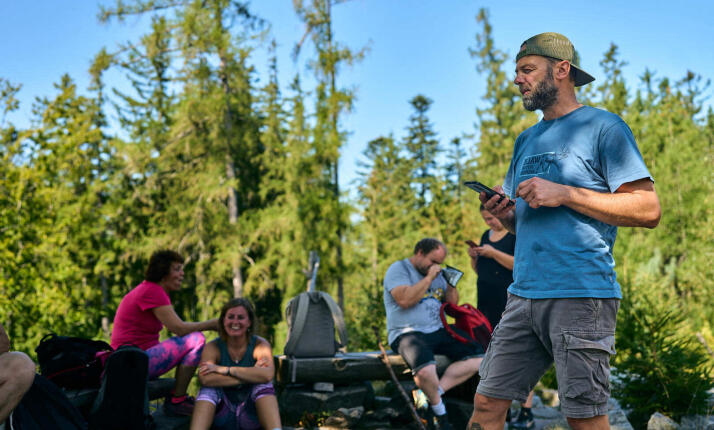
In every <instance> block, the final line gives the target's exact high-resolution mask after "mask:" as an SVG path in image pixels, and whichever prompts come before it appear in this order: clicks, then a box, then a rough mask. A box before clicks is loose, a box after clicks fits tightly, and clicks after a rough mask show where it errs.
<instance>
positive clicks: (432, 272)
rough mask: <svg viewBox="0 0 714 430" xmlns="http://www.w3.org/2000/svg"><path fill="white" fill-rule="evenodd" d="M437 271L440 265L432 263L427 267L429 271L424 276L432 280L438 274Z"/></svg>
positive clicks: (439, 270)
mask: <svg viewBox="0 0 714 430" xmlns="http://www.w3.org/2000/svg"><path fill="white" fill-rule="evenodd" d="M439 272H441V266H439V265H438V264H432V265H431V266H430V267H429V271H428V272H427V273H426V276H427V277H428V278H429V279H431V280H432V281H433V280H434V279H436V277H437V276H439Z"/></svg>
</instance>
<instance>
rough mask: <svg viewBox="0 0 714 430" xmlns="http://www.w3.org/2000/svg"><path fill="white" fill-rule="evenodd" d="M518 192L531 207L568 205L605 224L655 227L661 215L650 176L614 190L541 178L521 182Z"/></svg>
mask: <svg viewBox="0 0 714 430" xmlns="http://www.w3.org/2000/svg"><path fill="white" fill-rule="evenodd" d="M516 195H517V196H519V197H521V198H522V199H523V200H525V201H526V203H528V204H529V205H530V207H532V208H539V207H541V206H548V207H556V206H561V205H562V206H567V207H569V208H570V209H573V210H575V211H577V212H579V213H581V214H583V215H587V216H589V217H591V218H594V219H596V220H598V221H602V222H604V223H606V224H610V225H616V226H622V227H647V228H654V227H656V226H657V224H659V220H660V216H661V214H662V212H661V208H660V204H659V199H658V198H657V193H656V192H655V188H654V183H652V181H651V180H649V178H643V179H639V180H636V181H633V182H627V183H625V184H622V185H621V186H620V187H619V188H618V189H617V190H616V191H615V192H614V193H612V194H611V193H601V192H597V191H593V190H588V189H586V188H577V187H571V186H567V185H561V184H556V183H554V182H550V181H547V180H545V179H542V178H537V177H536V178H531V179H528V180H526V181H523V182H521V183H520V184H519V185H518V189H517V190H516Z"/></svg>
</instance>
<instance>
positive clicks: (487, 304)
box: [476, 230, 516, 327]
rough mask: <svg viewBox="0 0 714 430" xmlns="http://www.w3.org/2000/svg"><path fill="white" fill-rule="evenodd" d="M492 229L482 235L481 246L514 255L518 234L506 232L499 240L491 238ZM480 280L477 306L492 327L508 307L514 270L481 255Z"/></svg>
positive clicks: (478, 269) (479, 260) (478, 268)
mask: <svg viewBox="0 0 714 430" xmlns="http://www.w3.org/2000/svg"><path fill="white" fill-rule="evenodd" d="M490 232H491V230H486V232H484V234H483V235H482V236H481V246H484V245H491V246H493V247H494V248H496V249H497V250H499V251H501V252H505V253H506V254H508V255H513V253H514V251H515V249H516V236H514V235H512V234H511V233H506V235H505V236H503V237H502V238H501V240H499V241H498V242H492V241H491V239H490V238H489V235H490ZM476 270H477V274H478V281H476V290H477V301H476V304H477V307H478V309H479V310H480V311H481V312H483V314H484V315H485V316H486V318H488V321H489V322H490V323H491V326H492V327H496V324H498V322H499V321H500V320H501V314H503V310H504V309H506V299H507V298H508V293H507V291H506V290H507V289H508V286H509V285H511V284H512V283H513V271H512V270H508V269H507V268H505V267H503V266H501V265H500V264H499V263H498V261H496V260H495V259H493V258H486V257H481V256H479V258H478V265H477V266H476Z"/></svg>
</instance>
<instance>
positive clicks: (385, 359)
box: [372, 326, 426, 430]
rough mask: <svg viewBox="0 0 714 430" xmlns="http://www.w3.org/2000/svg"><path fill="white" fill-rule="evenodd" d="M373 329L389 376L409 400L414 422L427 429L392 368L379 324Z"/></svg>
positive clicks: (408, 403)
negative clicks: (380, 333)
mask: <svg viewBox="0 0 714 430" xmlns="http://www.w3.org/2000/svg"><path fill="white" fill-rule="evenodd" d="M372 330H374V335H375V336H376V337H377V345H379V350H380V351H382V361H383V362H384V365H385V366H387V370H388V371H389V376H391V377H392V381H393V382H394V385H396V386H397V388H398V389H399V392H400V393H402V397H404V400H405V401H406V402H407V405H409V411H411V413H412V418H414V422H416V424H417V427H418V428H419V429H420V430H426V428H425V427H424V423H423V422H422V421H421V418H419V414H417V412H416V409H414V404H412V401H411V399H410V398H409V395H408V394H407V392H406V391H404V387H402V384H400V383H399V380H398V379H397V375H396V374H395V373H394V369H392V365H391V363H389V359H388V358H387V351H385V350H384V346H382V340H381V339H380V337H379V329H378V328H377V326H372Z"/></svg>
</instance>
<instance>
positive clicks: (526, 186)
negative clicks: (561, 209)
mask: <svg viewBox="0 0 714 430" xmlns="http://www.w3.org/2000/svg"><path fill="white" fill-rule="evenodd" d="M516 196H518V197H520V198H522V199H523V200H525V201H526V203H528V205H529V206H530V207H532V208H533V209H538V208H539V207H541V206H547V207H551V208H554V207H558V206H560V205H562V204H563V202H564V201H565V200H566V198H567V196H568V187H567V186H565V185H561V184H556V183H555V182H550V181H547V180H545V179H543V178H539V177H533V178H530V179H528V180H525V181H523V182H521V183H520V184H518V188H517V189H516Z"/></svg>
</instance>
